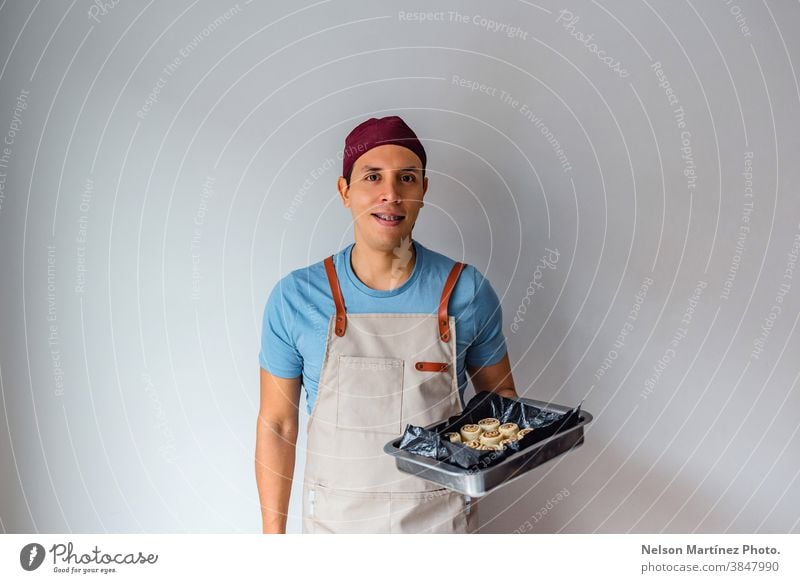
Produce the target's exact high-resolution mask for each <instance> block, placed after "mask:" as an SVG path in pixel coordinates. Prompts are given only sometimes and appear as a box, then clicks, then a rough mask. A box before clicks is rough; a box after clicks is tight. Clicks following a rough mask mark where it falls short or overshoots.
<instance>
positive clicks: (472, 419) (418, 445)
mask: <svg viewBox="0 0 800 583" xmlns="http://www.w3.org/2000/svg"><path fill="white" fill-rule="evenodd" d="M580 409H581V407H580V405H578V406H577V407H575V408H574V409H570V410H569V411H567V412H566V413H558V412H556V411H551V410H546V409H540V408H539V407H534V406H532V405H526V404H524V403H521V402H520V401H515V400H514V399H507V398H506V397H502V396H500V395H498V394H497V393H492V392H490V391H482V392H480V393H478V394H477V395H475V396H474V397H473V398H472V399H470V401H469V403H467V405H466V407H464V410H463V411H462V412H461V413H460V414H459V415H454V416H453V417H450V418H449V419H448V420H447V421H443V422H442V423H439V424H438V425H436V426H434V427H432V428H431V429H424V428H422V427H417V426H416V425H406V430H405V432H404V433H403V437H402V439H401V440H400V444H399V445H398V446H397V447H398V448H399V449H402V450H404V451H407V452H409V453H413V454H416V455H421V456H424V457H429V458H434V459H437V460H439V461H442V462H446V463H449V464H453V465H455V466H458V467H460V468H464V469H481V468H487V467H489V466H492V465H494V464H497V463H499V462H501V461H502V460H504V459H505V458H507V457H508V456H510V455H512V454H514V453H516V452H518V451H520V450H522V449H526V448H528V447H530V446H532V445H534V444H536V443H537V442H539V441H542V440H544V439H547V438H548V437H550V436H551V435H555V434H556V433H558V432H560V431H564V430H566V429H569V428H570V427H574V426H575V425H577V424H578V422H579V421H580ZM486 417H494V418H496V419H498V420H499V421H500V424H501V425H502V424H503V423H516V424H517V425H519V427H520V429H522V428H523V427H530V428H532V429H533V431H531V432H529V433H528V434H527V435H525V436H523V437H522V438H521V439H519V440H517V441H512V442H511V443H509V444H507V445H506V447H505V449H503V450H501V451H497V450H487V451H483V450H478V449H472V448H470V447H467V446H466V445H464V444H463V443H452V442H451V441H450V440H448V439H446V438H445V437H444V434H445V433H448V432H450V431H453V432H456V433H458V430H459V429H461V427H462V426H464V425H466V424H468V423H477V422H478V421H480V420H481V419H485V418H486Z"/></svg>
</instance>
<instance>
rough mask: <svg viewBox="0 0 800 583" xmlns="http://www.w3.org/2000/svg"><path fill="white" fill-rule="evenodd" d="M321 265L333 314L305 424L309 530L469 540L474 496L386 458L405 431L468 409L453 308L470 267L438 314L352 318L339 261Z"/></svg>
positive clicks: (448, 288) (454, 276) (449, 286)
mask: <svg viewBox="0 0 800 583" xmlns="http://www.w3.org/2000/svg"><path fill="white" fill-rule="evenodd" d="M324 263H325V271H326V273H327V276H328V282H329V284H330V287H331V295H332V297H333V300H334V304H335V306H336V314H335V315H334V316H332V317H331V320H330V324H329V327H328V338H327V343H326V347H325V357H324V360H323V364H322V373H321V375H320V381H319V392H318V393H317V399H316V402H315V404H314V409H313V411H312V412H311V418H310V419H309V422H308V452H307V458H306V469H305V478H304V483H303V532H307V533H464V532H470V531H471V530H472V529H473V525H472V524H470V523H468V517H469V515H470V508H469V504H470V501H469V498H467V497H465V496H462V495H461V494H459V493H457V492H453V491H450V490H447V489H445V488H440V487H438V486H437V485H436V484H432V483H431V482H427V481H425V480H422V479H421V478H417V477H416V476H412V475H410V474H406V473H403V472H400V471H399V470H398V469H397V468H396V466H395V459H394V458H393V457H392V456H390V455H387V454H385V453H384V452H383V446H384V445H385V444H386V442H387V441H389V440H391V439H392V438H393V437H399V436H400V435H402V433H403V431H404V430H405V426H406V424H412V425H419V426H426V425H429V424H431V423H434V422H436V421H440V420H443V419H447V418H448V417H449V416H451V415H456V414H458V413H459V412H461V410H462V407H461V402H460V400H459V396H458V378H457V364H456V328H455V318H454V317H453V316H449V315H448V313H447V304H448V302H449V300H450V294H451V292H452V290H453V288H454V287H455V284H456V281H457V280H458V276H459V275H460V273H461V271H462V269H463V268H464V264H463V263H458V262H457V263H456V264H455V265H454V266H453V269H452V271H451V272H450V275H449V276H448V278H447V281H446V282H445V285H444V289H443V290H442V295H441V300H440V302H439V310H438V314H348V313H347V312H346V310H345V304H344V299H343V297H342V292H341V289H340V287H339V280H338V278H337V276H336V269H335V267H334V264H333V257H328V258H327V259H325V262H324ZM473 514H474V513H473ZM470 522H472V521H470Z"/></svg>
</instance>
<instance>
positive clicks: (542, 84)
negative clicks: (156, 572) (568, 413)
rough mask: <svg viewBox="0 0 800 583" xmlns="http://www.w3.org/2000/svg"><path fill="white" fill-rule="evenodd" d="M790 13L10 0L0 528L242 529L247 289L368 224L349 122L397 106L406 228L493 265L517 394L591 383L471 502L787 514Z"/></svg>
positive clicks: (799, 50) (683, 520)
mask: <svg viewBox="0 0 800 583" xmlns="http://www.w3.org/2000/svg"><path fill="white" fill-rule="evenodd" d="M110 5H111V3H109V6H110ZM92 6H95V8H92ZM419 10H427V11H433V12H437V13H438V16H437V15H434V17H435V18H439V19H438V20H429V21H425V22H412V21H409V20H408V18H407V17H406V15H405V14H401V13H415V12H417V11H419ZM565 10H566V11H568V12H569V13H571V17H570V14H567V12H563V11H565ZM226 11H228V12H227V13H226ZM490 20H491V21H493V22H496V23H498V25H497V26H496V27H495V29H493V25H491V24H490V22H489V21H490ZM798 24H800V6H798V4H797V3H796V2H788V1H787V2H783V1H773V2H757V1H754V0H734V1H733V2H726V1H709V2H699V1H697V0H691V1H681V2H672V1H667V0H658V1H657V0H646V1H643V2H640V3H629V2H625V3H623V2H610V1H603V2H587V1H583V0H574V1H572V2H569V3H559V2H552V1H550V0H542V1H541V2H536V3H531V2H523V1H521V0H520V1H508V2H503V3H485V2H474V1H471V2H455V1H452V0H451V1H444V0H443V1H441V2H437V3H435V4H431V3H426V2H402V3H397V2H388V1H378V2H370V3H356V2H339V1H321V2H316V3H310V2H304V3H297V2H287V1H282V2H269V3H258V2H253V3H247V2H245V1H244V0H241V1H239V2H238V3H233V2H227V3H221V2H211V1H202V2H201V1H196V2H186V1H184V2H167V3H154V2H150V3H148V4H144V3H136V2H120V3H118V4H116V5H115V6H112V7H111V8H110V9H104V10H102V11H101V10H99V9H98V8H97V7H96V5H94V4H93V3H92V2H89V1H88V0H80V1H75V2H71V3H68V2H65V3H50V2H42V3H36V4H32V3H28V2H6V3H3V5H2V8H0V31H1V32H0V66H2V69H0V79H1V80H2V82H1V84H0V103H1V104H2V107H0V139H4V140H5V143H4V144H2V145H0V148H5V149H2V150H0V172H1V173H2V176H0V180H1V181H2V182H0V185H2V190H0V244H1V245H2V247H0V262H2V263H1V264H0V273H1V274H2V276H0V297H2V302H1V303H0V394H1V395H2V410H3V415H0V528H2V530H3V531H6V532H28V531H38V532H105V531H108V532H142V531H143V532H257V531H259V529H260V515H259V508H258V499H257V492H256V487H255V480H254V471H253V450H254V440H255V420H256V413H257V405H258V361H257V353H258V348H259V346H258V343H259V334H260V323H261V313H262V309H263V306H264V302H265V301H266V298H267V294H268V292H269V290H270V289H271V288H272V286H273V285H274V284H275V282H276V281H277V280H278V279H279V278H280V277H282V276H283V275H284V274H286V273H287V272H288V271H289V270H291V269H294V268H297V267H300V266H303V265H307V264H309V263H312V262H315V261H318V260H320V259H322V258H323V257H324V256H326V255H327V254H330V253H332V252H334V251H336V250H338V249H341V248H342V247H344V246H345V245H346V244H347V243H349V242H350V241H351V240H352V232H351V230H349V214H348V213H347V212H346V211H345V210H344V209H343V208H341V205H340V204H339V202H338V200H337V195H336V190H335V181H336V178H337V176H338V174H339V169H340V162H339V159H338V157H337V154H338V152H340V150H341V147H342V144H343V140H344V137H345V135H346V134H347V132H348V131H349V130H350V129H351V128H352V127H353V126H354V125H356V124H357V123H359V122H360V121H362V120H363V119H366V118H367V117H370V116H382V115H391V114H399V115H402V116H403V117H404V118H405V119H406V120H407V121H408V122H409V124H410V125H411V126H412V127H413V128H414V129H415V130H416V131H417V133H418V134H419V136H420V137H421V139H422V141H423V143H424V144H425V147H426V149H427V152H428V157H429V168H428V174H429V176H430V189H429V191H428V195H427V199H426V202H427V204H426V207H425V209H424V211H423V213H422V215H421V218H420V221H419V223H418V227H417V229H416V231H415V235H416V237H417V238H418V239H419V240H420V241H422V242H423V243H424V244H425V245H427V246H429V247H431V248H433V249H436V250H439V251H441V252H443V253H445V254H448V255H450V256H451V257H454V258H459V259H464V260H465V261H467V262H469V263H471V264H473V265H475V266H476V267H478V268H479V269H480V270H481V271H483V272H484V273H485V274H487V276H488V277H489V278H490V280H491V282H492V284H493V285H494V287H495V289H496V290H497V292H498V294H499V295H500V296H501V298H502V304H503V309H504V316H505V330H506V335H507V339H508V344H509V350H510V355H511V359H512V362H513V364H514V376H515V379H516V381H517V385H518V387H519V390H520V392H521V393H522V394H524V395H526V396H529V397H532V398H537V399H543V400H553V401H556V402H558V403H562V404H570V405H572V404H575V403H577V402H578V401H580V400H581V399H583V398H585V399H586V401H585V404H584V406H585V408H586V409H587V410H589V411H591V412H592V413H593V414H594V415H595V421H594V423H593V424H592V425H591V426H590V428H589V430H588V433H587V441H586V444H585V445H584V446H583V447H582V448H581V449H580V450H578V451H576V452H574V453H572V454H570V455H568V456H564V457H562V458H560V459H558V460H557V461H554V462H551V463H550V464H548V465H546V466H544V467H542V468H540V469H538V470H536V471H535V472H532V473H531V474H528V475H527V476H526V477H525V478H524V479H522V480H518V481H517V482H514V483H513V484H511V485H509V486H508V487H506V488H503V489H500V490H498V491H496V492H495V493H493V494H491V495H490V496H488V497H487V498H485V499H483V500H482V501H481V503H480V517H481V520H482V522H483V531H485V532H511V531H514V530H525V531H531V532H629V531H630V532H693V531H696V532H789V531H793V532H798V530H800V527H799V526H798V525H799V524H800V503H799V502H798V500H800V482H798V468H799V467H800V447H798V445H799V444H800V437H798V435H797V429H798V424H797V410H798V405H800V390H798V377H799V376H800V367H799V366H798V362H797V354H798V352H799V351H800V336H798V333H797V324H798V317H800V301H798V300H799V297H798V295H799V294H798V291H799V290H800V270H799V269H798V267H797V265H796V264H795V261H796V253H797V251H798V246H800V198H798V184H800V180H798V178H800V165H799V164H798V155H799V154H800V140H799V139H798V136H800V116H799V115H798V112H799V111H800V109H799V108H798V106H800V89H798V76H797V75H798V68H799V67H800V40H798V37H797V35H796V34H794V32H795V30H796V29H797V25H798ZM500 25H503V26H502V28H500ZM512 26H515V27H518V28H517V29H511V28H509V27H512ZM588 35H592V37H591V38H588V39H587V37H588ZM593 51H603V53H600V55H599V56H598V54H595V52H593ZM601 56H605V57H608V58H609V59H610V60H613V61H618V62H619V63H618V64H616V65H615V66H611V67H610V66H608V65H606V64H605V63H604V62H602V61H601V59H600V57H601ZM460 79H465V80H467V81H469V82H470V83H472V82H475V83H476V84H477V85H476V87H478V88H479V86H480V84H484V85H485V86H486V87H485V88H484V90H483V91H481V90H476V91H472V90H471V89H470V87H464V86H461V85H460V84H459V82H458V81H459V80H460ZM454 80H455V82H454ZM667 82H668V84H669V86H668V87H669V90H670V91H671V92H672V93H671V94H669V93H668V91H667ZM156 91H158V92H157V93H156ZM670 98H671V99H672V100H673V101H672V103H670ZM678 108H682V110H679V111H678V112H677V113H676V110H677V109H678ZM533 116H536V117H533ZM681 123H682V124H684V125H683V126H682V127H679V124H681ZM682 132H685V133H682ZM559 149H561V150H563V154H559V152H557V150H559ZM559 156H561V157H559ZM746 171H749V172H750V173H749V174H745V172H746ZM547 249H550V250H555V251H558V261H557V262H556V263H555V264H554V268H552V269H550V268H545V269H542V268H541V267H539V268H538V271H537V266H538V265H540V260H541V258H542V256H545V255H546V254H547V253H548V251H547ZM793 252H794V255H793V254H792V253H793ZM531 281H536V282H537V283H539V284H540V286H541V287H535V286H530V285H529V284H530V283H531ZM650 282H651V283H650ZM642 286H644V288H645V289H646V295H644V296H643V295H642V294H641V293H640V294H639V296H638V298H637V293H638V292H640V291H641V290H642ZM528 290H530V291H528ZM695 290H697V291H695ZM532 292H535V293H532ZM526 298H527V299H526ZM523 304H524V305H525V306H526V308H524V309H525V310H526V312H525V313H524V314H520V315H519V316H521V318H522V319H521V321H520V319H519V317H518V322H517V325H516V326H513V328H512V325H513V322H514V317H515V314H516V313H517V311H518V309H519V307H520V305H523ZM637 306H638V307H639V310H638V311H634V312H633V315H631V314H632V313H631V310H634V309H635V307H637ZM687 315H688V316H689V318H688V319H687V318H686V316H687ZM681 320H684V323H682V322H681ZM626 323H627V324H628V326H627V327H626ZM623 330H624V331H626V332H628V333H627V335H624V336H622V337H621V340H619V341H618V335H620V332H621V331H623ZM604 359H606V364H605V367H604V365H603V361H604ZM601 373H602V374H601ZM302 407H303V411H304V410H305V409H304V408H305V404H304V403H303V405H302ZM303 443H304V442H303V441H302V440H301V443H300V446H301V447H302V444H303ZM301 470H302V456H301V459H300V460H299V463H298V475H299V472H300V471H301ZM560 492H561V493H562V495H561V496H560V499H558V498H557V496H558V494H559V493H560ZM553 499H555V502H553ZM542 509H544V510H542ZM292 512H293V516H292V517H291V518H290V520H289V527H290V529H291V530H294V531H297V530H298V529H299V515H298V513H299V506H298V505H297V503H296V501H295V502H293V504H292Z"/></svg>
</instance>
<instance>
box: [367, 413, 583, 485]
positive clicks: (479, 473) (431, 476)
mask: <svg viewBox="0 0 800 583" xmlns="http://www.w3.org/2000/svg"><path fill="white" fill-rule="evenodd" d="M518 401H520V402H522V403H525V404H526V405H532V406H534V407H539V408H540V409H548V410H551V411H555V412H557V413H566V412H568V411H569V410H570V409H571V407H564V406H562V405H556V404H555V403H547V402H545V401H537V400H535V399H525V398H519V399H518ZM592 419H593V417H592V415H591V413H589V412H587V411H584V410H583V408H581V411H580V417H579V420H578V424H577V425H575V426H574V427H570V428H569V429H565V430H564V431H560V432H559V433H556V434H555V435H551V436H550V437H548V438H546V439H544V440H542V441H540V442H537V443H536V444H535V445H531V446H529V447H527V448H525V449H523V450H521V451H518V452H516V453H514V454H512V455H510V456H508V457H507V458H506V459H504V460H503V461H501V462H499V463H497V464H495V465H491V466H488V467H486V468H483V469H480V468H475V469H465V468H459V467H458V466H454V465H452V464H448V463H446V462H442V461H439V460H436V459H433V458H428V457H424V456H421V455H416V454H412V453H409V452H407V451H404V450H402V449H399V448H398V447H397V446H398V445H399V444H400V440H401V439H402V437H397V438H395V439H393V440H391V441H389V442H388V443H387V444H386V445H384V446H383V451H384V452H385V453H388V454H389V455H391V456H394V458H395V462H396V464H397V469H398V470H400V471H401V472H406V473H408V474H413V475H415V476H417V477H420V478H422V479H423V480H428V481H429V482H434V483H436V484H439V485H440V486H444V487H445V488H448V489H450V490H455V491H456V492H460V493H462V494H466V495H467V496H470V497H473V498H479V497H481V496H485V495H486V494H488V493H489V492H491V491H492V490H494V489H495V488H497V487H499V486H502V485H505V484H508V483H509V482H511V481H513V480H516V479H517V478H519V477H521V476H522V475H524V474H526V473H527V472H529V471H531V470H532V469H534V468H537V467H539V466H541V465H542V464H544V463H545V462H547V461H549V460H551V459H553V458H554V457H557V456H560V455H562V454H564V453H566V452H568V451H570V450H571V449H574V448H576V447H579V446H580V445H582V444H583V428H584V426H585V425H587V424H589V423H591V421H592ZM441 423H442V421H438V422H436V423H432V424H431V425H428V426H427V427H425V429H433V428H434V427H436V426H437V425H440V424H441Z"/></svg>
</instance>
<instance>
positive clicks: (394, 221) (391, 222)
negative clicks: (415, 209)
mask: <svg viewBox="0 0 800 583" xmlns="http://www.w3.org/2000/svg"><path fill="white" fill-rule="evenodd" d="M372 216H373V217H375V220H376V221H378V224H380V225H383V226H385V227H396V226H397V225H399V224H400V223H401V222H402V221H403V219H405V218H406V217H405V215H393V214H389V213H372Z"/></svg>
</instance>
